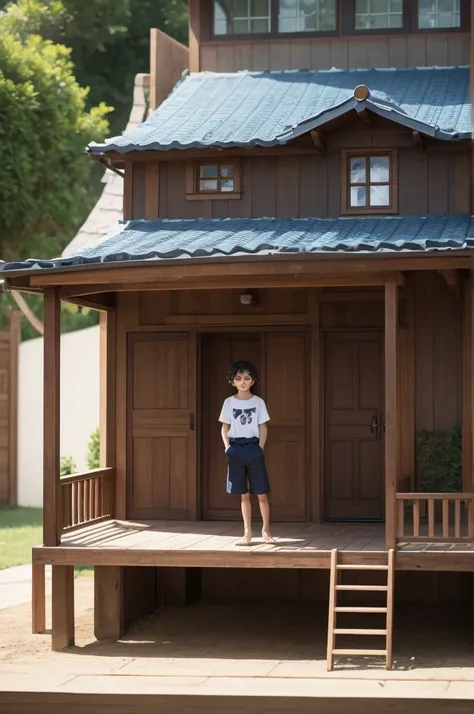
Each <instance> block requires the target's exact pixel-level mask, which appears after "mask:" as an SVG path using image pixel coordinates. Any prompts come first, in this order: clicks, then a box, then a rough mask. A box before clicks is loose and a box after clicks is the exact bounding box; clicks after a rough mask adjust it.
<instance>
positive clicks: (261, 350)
mask: <svg viewBox="0 0 474 714" xmlns="http://www.w3.org/2000/svg"><path fill="white" fill-rule="evenodd" d="M306 341H307V339H306V333H305V332H290V331H288V332H284V331H282V332H264V333H262V334H257V333H253V334H248V335H245V334H228V335H223V334H209V335H204V336H203V341H202V350H201V374H202V412H201V413H202V419H201V423H202V430H203V431H202V459H201V484H202V516H203V518H205V519H240V517H241V516H240V499H239V497H237V496H229V495H228V494H227V493H226V472H227V460H226V457H225V454H224V449H223V445H222V439H221V436H220V424H219V422H218V419H219V413H220V410H221V406H222V402H223V401H224V399H225V398H226V397H228V396H230V395H231V394H232V393H233V392H234V391H235V390H233V388H232V387H231V385H230V384H228V383H227V370H228V368H229V365H230V364H231V363H232V362H233V361H235V360H238V359H243V360H250V361H251V362H253V363H254V364H255V366H256V367H257V369H258V372H259V382H258V385H257V388H256V390H255V391H256V393H257V394H258V395H259V396H261V397H262V398H264V399H265V401H266V403H267V407H268V411H269V414H270V419H271V421H270V425H269V436H268V441H267V445H266V447H265V459H266V464H267V469H268V473H269V477H270V485H271V497H270V498H271V504H272V518H273V519H274V520H284V521H285V520H286V521H288V520H290V521H297V520H304V519H305V516H306V502H307V498H306V476H307V473H308V466H307V449H306V447H307V441H306V430H307V425H308V418H307V407H308V406H309V405H308V401H307V400H308V394H307V392H308V386H309V378H308V370H307V369H306V363H307V362H306V361H307V355H306Z"/></svg>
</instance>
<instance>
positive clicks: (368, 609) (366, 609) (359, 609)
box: [334, 607, 387, 613]
mask: <svg viewBox="0 0 474 714" xmlns="http://www.w3.org/2000/svg"><path fill="white" fill-rule="evenodd" d="M334 610H335V611H336V612H380V613H386V612H387V608H386V607H335V608H334Z"/></svg>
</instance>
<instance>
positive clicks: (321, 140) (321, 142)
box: [309, 129, 327, 151]
mask: <svg viewBox="0 0 474 714" xmlns="http://www.w3.org/2000/svg"><path fill="white" fill-rule="evenodd" d="M309 134H310V136H311V141H312V142H313V144H314V146H315V148H316V149H318V151H326V149H327V141H326V137H325V136H324V134H323V133H322V132H321V131H316V130H315V129H313V131H310V132H309Z"/></svg>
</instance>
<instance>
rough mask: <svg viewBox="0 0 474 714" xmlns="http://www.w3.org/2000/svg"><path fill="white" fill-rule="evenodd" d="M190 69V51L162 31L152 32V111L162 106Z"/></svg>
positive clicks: (154, 30) (153, 30)
mask: <svg viewBox="0 0 474 714" xmlns="http://www.w3.org/2000/svg"><path fill="white" fill-rule="evenodd" d="M186 69H189V49H188V48H187V47H185V46H184V45H182V44H181V42H177V41H176V40H175V39H173V38H172V37H169V36H168V35H166V34H165V33H164V32H161V30H157V29H154V28H153V29H152V30H151V31H150V75H151V77H150V109H151V110H153V109H156V108H157V107H159V106H160V104H161V103H162V102H164V100H165V99H166V97H167V96H168V95H169V94H170V92H171V91H172V89H173V87H175V85H176V84H177V83H178V82H179V80H180V79H181V75H182V73H183V72H184V71H185V70H186Z"/></svg>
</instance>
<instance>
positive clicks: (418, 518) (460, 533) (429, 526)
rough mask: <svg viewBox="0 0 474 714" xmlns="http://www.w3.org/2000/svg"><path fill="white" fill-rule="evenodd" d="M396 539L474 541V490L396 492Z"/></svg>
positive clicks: (398, 540)
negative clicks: (462, 491)
mask: <svg viewBox="0 0 474 714" xmlns="http://www.w3.org/2000/svg"><path fill="white" fill-rule="evenodd" d="M396 499H397V542H398V543H400V542H404V543H419V542H425V543H434V542H443V543H466V542H467V543H470V542H472V543H474V493H397V494H396Z"/></svg>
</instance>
